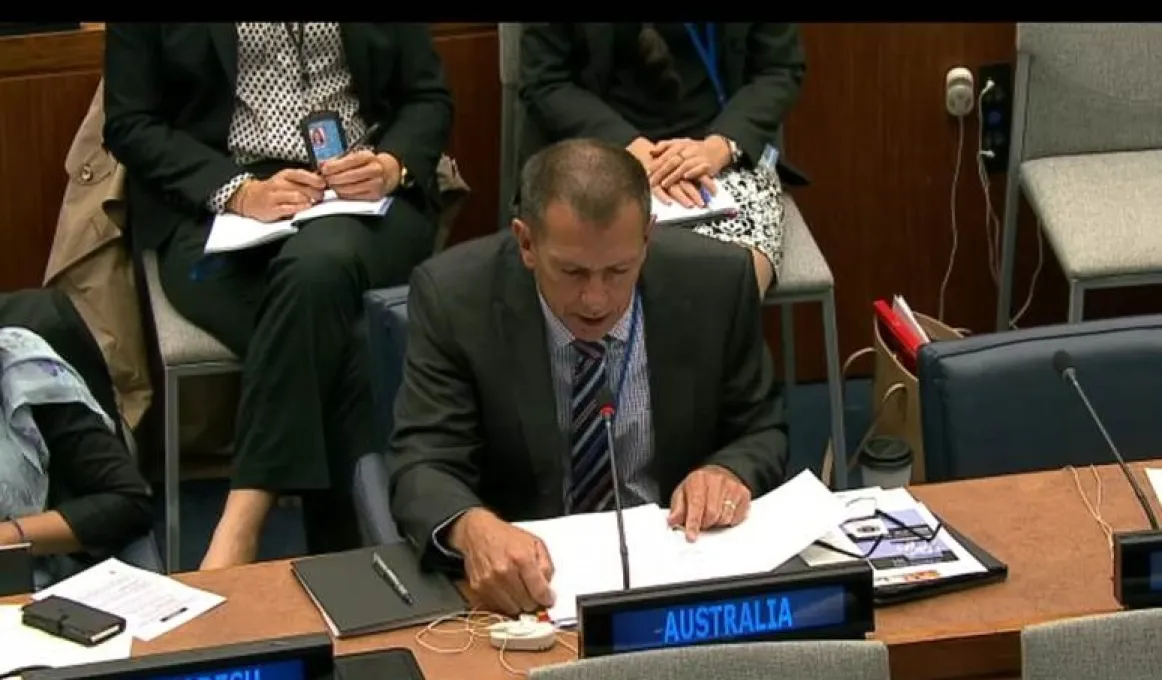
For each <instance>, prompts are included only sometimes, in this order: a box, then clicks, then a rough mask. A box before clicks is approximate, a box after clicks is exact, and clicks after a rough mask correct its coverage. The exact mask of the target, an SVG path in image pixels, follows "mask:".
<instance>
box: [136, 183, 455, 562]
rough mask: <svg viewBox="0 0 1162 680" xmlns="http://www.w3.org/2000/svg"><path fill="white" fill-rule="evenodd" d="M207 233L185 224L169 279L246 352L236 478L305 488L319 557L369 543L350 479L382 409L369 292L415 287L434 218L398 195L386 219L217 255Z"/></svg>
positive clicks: (337, 222) (170, 289)
mask: <svg viewBox="0 0 1162 680" xmlns="http://www.w3.org/2000/svg"><path fill="white" fill-rule="evenodd" d="M208 229H209V227H208V225H204V224H196V223H189V224H186V225H182V226H179V227H178V228H177V230H176V231H175V233H174V235H173V236H172V237H171V238H170V239H169V241H168V242H167V243H166V244H165V245H164V246H163V247H162V249H161V250H160V251H159V253H158V260H159V273H160V277H161V284H162V287H163V288H164V289H165V293H166V295H167V296H168V297H169V299H170V301H171V302H172V303H173V305H174V307H175V308H176V309H177V311H178V312H180V313H181V314H182V315H183V316H185V317H186V318H187V319H189V320H190V321H191V322H192V323H194V324H195V325H197V326H198V327H199V328H202V329H203V330H205V331H206V332H207V333H209V334H210V335H213V336H214V337H215V338H217V339H218V340H219V341H221V342H222V344H224V345H225V346H226V347H228V348H229V349H230V350H231V351H233V352H234V353H235V354H237V355H238V356H239V357H241V358H242V362H243V368H242V398H241V402H240V405H239V412H238V424H237V430H236V432H237V434H236V438H235V459H234V471H233V479H232V486H233V488H236V489H261V490H265V491H271V492H274V493H299V494H301V495H302V496H303V509H304V520H305V522H306V532H307V543H308V548H309V549H310V551H311V552H326V551H331V550H341V549H346V548H350V547H354V546H357V545H358V541H359V539H358V528H357V525H356V520H355V512H354V506H353V503H352V499H351V484H352V474H353V469H354V461H355V460H356V459H357V458H358V457H359V456H361V455H363V454H364V453H367V452H369V451H370V450H371V446H372V428H371V419H372V418H373V417H374V415H373V413H372V406H371V387H370V384H369V383H368V376H369V368H368V361H367V360H368V357H367V347H366V334H365V332H364V331H363V329H362V325H363V324H362V310H363V293H364V292H365V291H367V290H369V289H373V288H382V287H388V286H395V285H401V284H405V283H407V281H408V278H409V276H410V274H411V271H412V269H413V268H414V267H415V266H416V265H417V264H419V263H420V262H422V261H423V260H424V259H425V258H427V257H428V256H429V255H431V252H432V247H433V240H434V238H435V225H434V223H433V222H432V221H431V220H429V219H428V217H427V216H426V215H424V214H423V213H422V212H421V211H420V210H418V209H417V208H416V207H415V206H413V205H412V204H411V203H409V202H408V201H406V200H401V199H399V198H397V199H396V200H395V201H394V202H393V203H392V205H391V207H390V208H389V209H388V212H387V214H386V215H385V216H384V217H382V218H368V217H353V216H330V217H323V218H319V219H317V220H313V221H311V222H308V223H307V224H305V225H303V227H302V229H301V230H300V231H299V233H297V234H295V235H294V236H292V237H290V238H289V239H286V240H285V241H281V242H278V243H272V244H268V245H266V246H262V247H259V248H254V249H250V250H246V251H241V252H237V253H227V254H223V255H217V256H214V257H212V258H210V259H205V258H204V257H203V254H202V251H203V247H204V245H205V242H206V236H207V234H208Z"/></svg>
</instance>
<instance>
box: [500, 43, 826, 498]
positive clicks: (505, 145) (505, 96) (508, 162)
mask: <svg viewBox="0 0 1162 680" xmlns="http://www.w3.org/2000/svg"><path fill="white" fill-rule="evenodd" d="M499 32H500V40H499V42H500V82H501V88H502V89H501V93H502V94H501V158H500V202H499V204H500V206H501V211H500V212H501V217H500V229H502V230H503V229H507V228H508V224H509V221H510V220H511V214H510V211H509V210H508V206H510V205H511V204H512V198H513V196H514V195H515V194H516V182H517V176H518V174H519V170H520V169H519V168H517V167H516V166H517V155H518V153H519V147H520V134H521V132H520V131H521V124H522V122H523V117H524V107H523V106H522V105H521V102H520V34H521V24H500V27H499ZM784 199H785V200H786V219H787V222H786V236H785V248H784V255H783V268H782V272H781V274H780V277H779V283H778V285H776V286H775V287H774V288H773V289H772V290H771V291H769V292H768V294H767V296H766V298H765V299H764V300H763V304H764V305H780V306H781V307H782V310H781V313H782V327H783V328H782V342H783V357H784V365H785V369H784V371H785V374H784V381H785V383H786V386H787V388H788V390H789V389H790V388H791V387H793V386H794V384H795V326H794V319H793V316H794V315H793V314H792V311H793V310H792V308H791V306H792V305H794V304H796V303H799V302H818V303H819V305H820V307H821V311H822V313H823V338H824V354H825V356H826V360H827V391H828V400H829V403H830V408H831V437H832V441H833V442H836V443H837V448H838V449H839V450H840V451H846V450H847V447H846V441H847V440H846V436H845V434H844V431H845V430H844V424H843V375H842V367H841V365H840V363H839V333H838V329H837V327H836V322H835V279H834V277H833V276H832V274H831V268H830V267H829V266H828V265H827V260H826V259H825V258H824V257H823V253H822V251H820V250H819V245H818V244H817V243H815V239H814V237H812V236H811V231H810V230H809V229H808V228H807V223H806V222H805V221H804V220H803V215H802V214H801V213H800V212H799V208H798V207H797V206H796V205H795V201H794V200H793V199H792V198H791V196H790V194H789V193H785V194H784ZM835 486H836V487H837V488H840V489H843V488H846V487H847V466H845V465H836V466H835Z"/></svg>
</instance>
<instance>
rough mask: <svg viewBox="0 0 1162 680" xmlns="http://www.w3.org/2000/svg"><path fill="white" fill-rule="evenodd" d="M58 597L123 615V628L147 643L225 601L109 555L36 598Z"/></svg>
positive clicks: (36, 595)
mask: <svg viewBox="0 0 1162 680" xmlns="http://www.w3.org/2000/svg"><path fill="white" fill-rule="evenodd" d="M50 595H59V596H60V597H63V598H65V599H67V600H72V601H74V602H80V603H81V604H87V605H89V606H90V607H92V608H94V609H100V610H101V611H104V612H109V613H110V614H113V615H115V616H120V617H121V618H123V619H125V631H126V632H127V633H129V634H130V635H132V636H133V637H135V638H137V639H139V640H145V641H149V640H152V639H154V638H156V637H157V636H159V635H161V634H163V633H166V632H169V631H171V630H173V629H174V628H177V627H178V626H180V625H182V624H183V623H186V622H187V621H191V620H193V619H195V618H197V617H199V616H201V615H202V614H205V613H206V612H208V611H209V610H211V609H213V608H214V607H217V606H218V605H220V604H222V603H223V602H225V601H226V598H224V597H222V596H221V595H216V594H214V593H210V592H206V591H205V590H198V589H197V588H192V587H190V586H187V585H185V584H184V583H181V582H179V581H176V580H174V579H172V578H170V577H168V576H164V575H162V574H155V573H154V572H152V571H146V570H144V569H138V568H137V567H131V566H129V565H128V564H125V563H124V562H121V561H119V560H116V559H112V558H110V559H107V560H105V561H104V562H101V563H100V564H97V565H95V566H92V567H89V568H88V569H86V570H85V571H82V572H81V573H79V574H77V575H76V576H72V577H69V578H67V579H65V580H63V581H61V582H60V583H57V584H56V585H54V586H52V587H51V588H46V589H45V590H42V591H40V592H39V593H37V594H35V595H33V596H32V599H34V600H40V599H43V598H46V597H48V596H50Z"/></svg>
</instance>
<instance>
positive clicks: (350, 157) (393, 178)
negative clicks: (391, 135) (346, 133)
mask: <svg viewBox="0 0 1162 680" xmlns="http://www.w3.org/2000/svg"><path fill="white" fill-rule="evenodd" d="M319 172H320V174H322V176H323V179H324V180H326V181H327V186H328V187H330V188H331V189H334V191H335V195H336V196H338V197H339V198H346V199H352V200H360V201H377V200H379V199H381V198H383V197H384V196H387V195H388V194H390V193H391V192H393V191H395V189H396V187H397V186H399V175H400V166H399V161H397V160H396V159H395V157H394V156H392V155H391V154H386V153H380V154H376V153H372V152H371V151H368V150H366V149H363V150H360V151H354V152H352V153H349V154H347V155H345V156H340V157H339V158H333V159H331V160H329V161H324V162H323V164H322V166H320V167H319Z"/></svg>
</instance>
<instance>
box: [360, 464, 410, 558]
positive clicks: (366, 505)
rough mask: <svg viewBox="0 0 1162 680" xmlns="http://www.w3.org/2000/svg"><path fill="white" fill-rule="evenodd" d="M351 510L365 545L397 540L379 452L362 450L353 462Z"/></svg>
mask: <svg viewBox="0 0 1162 680" xmlns="http://www.w3.org/2000/svg"><path fill="white" fill-rule="evenodd" d="M353 483H354V489H353V495H354V498H355V511H356V513H358V516H359V525H360V526H359V528H360V532H361V533H362V534H363V542H364V543H365V544H366V545H387V544H389V543H398V542H399V541H402V540H403V538H402V537H401V536H400V535H399V529H398V528H396V525H395V518H393V517H392V516H391V500H390V499H389V498H388V495H387V462H386V461H385V460H384V459H383V454H382V453H367V454H364V455H363V456H362V457H361V458H360V459H359V460H358V461H356V463H355V479H354V481H353Z"/></svg>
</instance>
